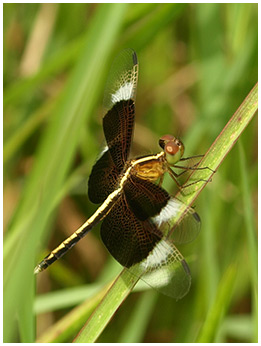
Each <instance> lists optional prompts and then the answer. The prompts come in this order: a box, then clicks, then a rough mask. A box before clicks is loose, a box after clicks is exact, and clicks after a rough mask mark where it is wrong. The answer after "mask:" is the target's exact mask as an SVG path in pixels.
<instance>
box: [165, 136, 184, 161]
mask: <svg viewBox="0 0 261 346" xmlns="http://www.w3.org/2000/svg"><path fill="white" fill-rule="evenodd" d="M159 145H160V147H161V148H162V149H163V150H164V152H165V155H166V159H167V161H168V163H169V164H172V165H174V164H175V163H177V162H178V161H179V160H180V159H181V158H182V156H183V154H184V144H183V143H182V142H181V140H180V139H178V138H175V137H174V136H172V135H164V136H162V137H160V139H159Z"/></svg>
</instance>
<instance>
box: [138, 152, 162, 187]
mask: <svg viewBox="0 0 261 346" xmlns="http://www.w3.org/2000/svg"><path fill="white" fill-rule="evenodd" d="M164 156H165V153H164V152H161V153H159V154H156V155H151V156H147V157H145V158H144V159H139V160H136V162H135V163H134V165H133V168H132V173H133V174H134V175H136V176H137V177H139V178H141V179H145V180H149V181H152V182H155V181H157V180H158V179H159V178H160V177H161V176H162V175H163V174H164V173H165V172H166V168H165V164H164V163H165V159H164Z"/></svg>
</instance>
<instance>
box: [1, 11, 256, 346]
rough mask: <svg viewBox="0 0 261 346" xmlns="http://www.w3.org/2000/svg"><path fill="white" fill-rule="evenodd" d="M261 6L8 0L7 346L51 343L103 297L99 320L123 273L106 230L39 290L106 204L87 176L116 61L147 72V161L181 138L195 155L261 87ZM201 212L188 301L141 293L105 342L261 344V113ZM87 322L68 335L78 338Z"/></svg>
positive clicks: (141, 96) (139, 148)
mask: <svg viewBox="0 0 261 346" xmlns="http://www.w3.org/2000/svg"><path fill="white" fill-rule="evenodd" d="M257 10H258V8H257V4H4V37H3V46H4V52H3V59H4V71H3V73H4V99H3V103H4V119H3V120H4V121H3V129H4V145H3V159H4V231H5V234H4V341H5V342H33V341H35V338H36V337H38V338H41V337H43V333H47V334H45V335H47V336H48V333H49V332H48V330H49V331H50V329H48V328H50V327H52V326H53V325H55V323H56V322H57V321H58V320H60V319H61V318H62V317H63V316H66V314H68V313H69V312H70V311H71V310H72V309H73V308H74V307H75V306H78V305H80V304H81V303H82V302H83V301H84V300H85V299H87V298H88V297H89V298H88V299H89V300H88V301H89V302H90V306H91V308H90V311H89V312H88V314H90V313H91V310H92V309H93V308H94V305H95V302H94V303H93V304H94V305H92V302H93V299H94V298H93V297H95V295H96V294H97V293H98V292H99V291H100V289H101V287H103V285H104V284H106V283H107V282H109V281H110V280H111V279H113V278H115V277H116V275H117V274H118V273H119V272H120V270H121V267H120V266H119V265H118V264H117V263H116V262H115V261H114V260H113V259H112V257H111V256H110V255H109V254H108V253H107V252H106V249H105V247H104V246H103V244H102V243H101V241H100V238H99V227H96V228H95V230H93V231H92V232H91V233H90V234H89V235H88V236H87V237H86V238H85V239H83V240H82V241H81V242H80V243H79V244H78V245H77V246H76V247H75V248H74V249H73V250H71V251H70V252H69V253H68V255H66V256H65V257H64V258H62V259H61V260H60V261H58V262H57V263H56V264H54V265H53V266H52V267H50V269H48V270H47V271H46V272H43V273H41V274H40V275H38V277H37V278H36V279H37V280H36V281H37V285H35V277H33V274H32V272H33V268H34V266H35V264H36V262H38V261H39V260H41V259H42V257H43V256H44V255H46V254H47V253H48V252H49V251H50V250H51V249H53V248H54V247H55V246H57V245H58V244H59V242H60V241H62V240H63V239H64V238H65V237H67V236H68V235H69V234H71V233H72V232H73V231H74V230H75V229H77V228H78V227H79V226H80V225H81V224H82V223H83V222H84V221H85V220H86V218H87V217H89V216H90V215H91V214H92V213H93V212H94V210H95V209H96V206H95V205H93V204H91V203H90V202H89V201H88V198H87V179H88V175H89V173H90V170H91V168H92V165H93V163H94V162H95V159H96V157H97V155H98V153H99V151H100V149H101V148H102V143H103V140H104V139H103V132H102V127H101V115H100V114H101V105H102V98H103V90H104V85H105V81H106V75H107V73H108V71H109V68H110V65H111V62H112V59H113V57H114V56H115V55H116V54H117V53H118V52H119V51H120V50H121V49H123V48H127V47H131V48H133V49H134V50H135V51H136V52H137V55H138V59H139V63H140V73H139V85H138V94H137V108H136V109H137V114H136V127H135V135H134V142H133V148H132V150H133V155H143V154H147V153H152V152H157V151H158V150H159V149H158V145H157V141H158V138H159V136H161V135H163V134H166V133H171V134H174V135H177V136H179V137H180V138H182V140H183V142H184V143H185V147H186V151H185V156H190V155H194V154H203V153H205V152H206V151H207V150H208V148H209V146H210V145H211V144H212V143H213V141H214V140H215V138H216V137H217V136H218V134H219V133H220V131H221V130H222V128H223V127H224V126H225V125H226V123H227V121H228V120H229V119H230V117H231V116H232V114H233V113H234V112H235V111H236V109H237V108H238V107H239V105H240V104H241V102H242V101H243V99H244V98H245V97H246V96H247V94H248V93H249V91H250V90H251V89H252V87H253V86H254V84H255V83H256V82H257V52H258V43H257V42H258V40H257V37H258V34H257V23H258V16H257V12H258V11H257ZM169 191H170V192H171V193H173V194H174V193H175V191H176V189H175V186H174V185H173V184H172V185H171V182H169ZM195 207H196V210H197V212H198V213H199V214H200V216H201V219H202V229H201V233H200V235H199V237H198V238H197V240H196V241H195V242H194V243H193V244H189V245H187V246H183V248H181V251H182V253H183V254H184V255H186V257H187V259H188V261H189V263H190V268H191V273H192V278H193V281H192V287H191V290H190V292H189V293H188V295H187V296H186V297H184V298H183V299H182V300H181V301H178V302H176V301H174V300H172V299H170V298H168V297H165V296H163V295H158V293H156V292H154V291H146V292H139V291H138V290H137V292H135V293H133V294H131V295H130V296H129V297H128V298H127V300H126V301H125V302H124V304H123V305H122V306H121V307H120V309H119V310H118V311H117V312H116V314H115V315H114V318H113V319H112V320H111V322H110V323H109V325H108V326H107V328H106V329H105V330H104V332H103V333H102V335H101V336H100V338H99V339H98V341H99V342H200V341H201V342H256V341H257V116H256V117H255V118H254V120H253V121H252V122H251V123H250V124H249V126H248V127H247V129H246V131H245V132H244V133H243V135H242V136H241V138H240V140H239V142H238V143H237V144H236V146H235V147H234V148H233V150H232V151H231V152H230V153H229V155H228V156H227V158H226V159H225V160H224V162H223V164H222V165H221V166H220V168H219V170H218V172H217V173H216V174H215V175H214V177H213V181H212V182H211V183H210V184H208V186H207V188H206V189H204V191H203V192H202V194H201V195H200V197H199V198H198V200H197V201H196V206H195ZM35 286H37V287H35ZM35 294H36V297H37V298H36V299H35ZM88 314H87V315H88ZM35 317H36V322H35ZM85 319H87V316H86V317H85V318H84V319H83V321H81V322H78V324H77V323H76V322H75V323H74V326H73V327H72V325H70V324H69V325H68V326H67V334H66V333H65V334H64V335H65V336H62V337H61V339H60V341H64V342H66V341H71V340H72V339H73V337H75V335H76V333H77V332H78V331H79V330H80V328H81V327H82V325H83V323H84V321H85ZM35 330H37V333H36V332H35ZM49 335H50V334H49ZM47 336H46V337H47ZM39 340H40V339H39ZM43 340H44V339H43ZM45 340H47V339H45ZM51 340H52V341H55V340H56V339H51ZM49 341H50V339H49Z"/></svg>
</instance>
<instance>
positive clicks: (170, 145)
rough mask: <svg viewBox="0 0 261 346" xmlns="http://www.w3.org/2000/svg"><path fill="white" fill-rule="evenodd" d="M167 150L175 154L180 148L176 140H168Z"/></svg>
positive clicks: (168, 152)
mask: <svg viewBox="0 0 261 346" xmlns="http://www.w3.org/2000/svg"><path fill="white" fill-rule="evenodd" d="M164 149H165V152H166V153H167V154H170V155H175V154H176V153H177V152H178V151H179V150H180V149H179V146H178V145H177V144H176V143H174V142H168V143H166V144H165V148H164Z"/></svg>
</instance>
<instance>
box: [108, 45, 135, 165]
mask: <svg viewBox="0 0 261 346" xmlns="http://www.w3.org/2000/svg"><path fill="white" fill-rule="evenodd" d="M137 82H138V60H137V56H136V53H135V52H134V51H133V50H132V49H126V50H124V51H122V52H121V53H120V54H119V55H118V56H117V57H116V59H115V61H114V63H113V65H112V68H111V71H110V73H109V77H108V82H107V85H106V89H105V96H104V102H103V109H104V111H103V112H104V118H103V130H104V134H105V138H106V141H107V144H108V147H109V151H110V153H111V157H112V160H113V162H114V164H115V165H116V167H117V168H118V169H120V170H121V169H122V168H123V166H124V163H125V162H126V160H127V158H128V155H129V151H130V145H131V140H132V134H133V127H134V118H135V99H136V90H137Z"/></svg>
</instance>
